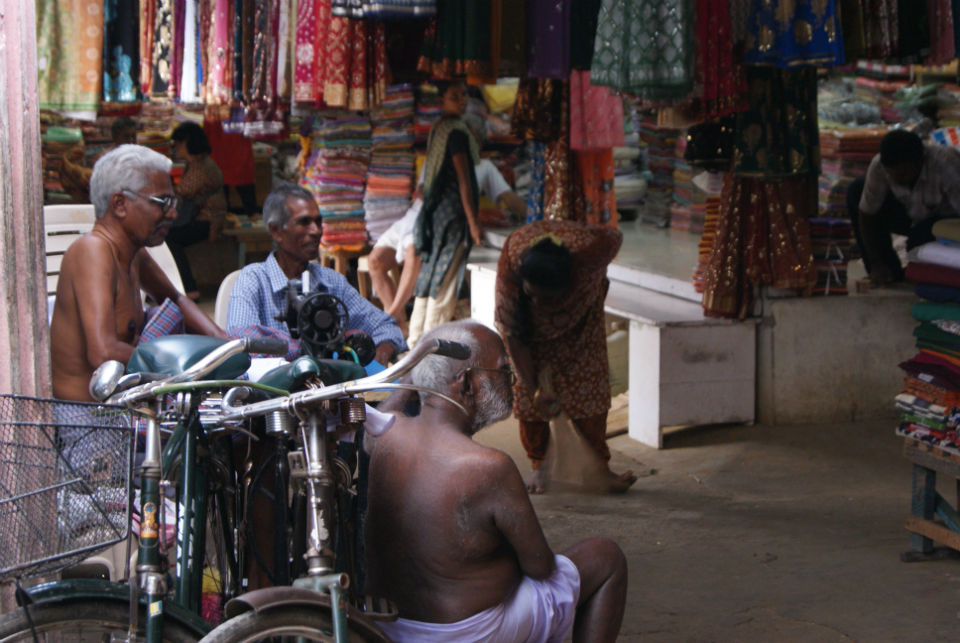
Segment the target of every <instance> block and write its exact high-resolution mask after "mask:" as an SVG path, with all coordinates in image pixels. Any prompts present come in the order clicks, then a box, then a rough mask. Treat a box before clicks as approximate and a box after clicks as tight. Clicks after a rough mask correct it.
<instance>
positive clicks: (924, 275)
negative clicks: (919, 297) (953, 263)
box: [906, 262, 960, 288]
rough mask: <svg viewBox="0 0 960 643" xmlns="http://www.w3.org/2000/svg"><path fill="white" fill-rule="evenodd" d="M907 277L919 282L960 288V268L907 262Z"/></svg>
mask: <svg viewBox="0 0 960 643" xmlns="http://www.w3.org/2000/svg"><path fill="white" fill-rule="evenodd" d="M906 275H907V279H909V280H910V281H912V282H914V283H918V284H940V285H941V286H954V287H957V288H960V270H958V269H956V268H949V267H947V266H938V265H935V264H932V263H916V262H912V263H909V264H907V270H906Z"/></svg>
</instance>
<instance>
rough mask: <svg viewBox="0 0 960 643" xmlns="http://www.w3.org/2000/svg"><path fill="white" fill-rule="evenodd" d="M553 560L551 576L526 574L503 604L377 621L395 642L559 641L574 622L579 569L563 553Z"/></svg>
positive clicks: (543, 642)
mask: <svg viewBox="0 0 960 643" xmlns="http://www.w3.org/2000/svg"><path fill="white" fill-rule="evenodd" d="M556 565H557V569H556V571H554V573H553V574H552V575H551V576H550V577H549V578H547V579H544V580H534V579H532V578H527V577H524V579H523V580H522V581H521V582H520V585H519V586H518V587H517V589H516V591H515V592H514V593H513V594H512V595H511V596H510V597H509V598H507V600H505V601H504V602H503V603H501V604H500V605H497V606H495V607H491V608H490V609H486V610H484V611H482V612H479V613H478V614H474V615H473V616H471V617H470V618H466V619H463V620H462V621H457V622H456V623H426V622H424V621H413V620H409V619H404V618H400V619H397V620H396V621H393V622H384V623H378V624H377V625H379V626H380V629H381V630H383V632H384V633H385V634H386V635H387V636H389V637H390V638H391V639H392V640H394V641H397V642H403V641H424V642H427V643H429V642H431V641H436V642H437V643H440V642H444V643H446V642H448V641H458V642H464V641H496V642H498V643H507V642H508V641H509V642H511V643H514V642H516V643H520V642H526V643H554V642H555V643H560V642H561V641H563V639H564V638H566V636H567V634H568V633H569V632H570V629H571V628H572V627H573V619H574V616H576V611H577V599H578V598H579V597H580V573H579V572H578V571H577V568H576V566H575V565H574V564H573V562H571V560H570V559H569V558H567V557H566V556H561V555H557V556H556Z"/></svg>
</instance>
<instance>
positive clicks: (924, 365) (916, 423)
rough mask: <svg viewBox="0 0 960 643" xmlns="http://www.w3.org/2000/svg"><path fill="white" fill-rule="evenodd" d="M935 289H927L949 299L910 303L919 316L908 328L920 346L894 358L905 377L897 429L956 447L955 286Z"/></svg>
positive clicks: (959, 399) (959, 338) (959, 294)
mask: <svg viewBox="0 0 960 643" xmlns="http://www.w3.org/2000/svg"><path fill="white" fill-rule="evenodd" d="M927 285H928V286H930V285H931V284H927ZM935 290H937V291H938V292H934V291H933V290H928V291H927V292H928V294H930V295H932V296H936V297H942V296H949V297H953V298H954V301H931V300H927V301H921V302H918V303H916V304H914V306H913V307H912V308H911V309H910V314H911V315H912V316H913V317H914V319H916V320H917V321H919V322H920V324H919V325H918V326H917V327H916V329H914V331H913V334H914V336H916V338H917V348H918V349H919V351H920V352H919V353H917V355H915V356H914V357H913V358H912V359H909V360H907V361H905V362H903V363H902V364H900V368H901V369H903V371H904V372H905V373H906V377H905V378H904V388H903V390H902V391H901V392H900V394H899V395H897V397H896V405H897V409H898V410H899V411H901V412H902V414H903V415H902V416H901V418H900V424H899V425H898V427H897V433H898V434H899V435H903V436H906V437H910V438H913V439H914V440H919V441H922V442H927V443H929V444H932V445H934V446H937V447H938V448H947V449H952V450H955V451H957V453H960V450H958V447H960V439H958V437H957V422H958V420H960V303H957V301H960V288H957V287H955V286H941V287H940V288H938V289H935Z"/></svg>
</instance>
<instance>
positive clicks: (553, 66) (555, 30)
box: [527, 0, 573, 79]
mask: <svg viewBox="0 0 960 643" xmlns="http://www.w3.org/2000/svg"><path fill="white" fill-rule="evenodd" d="M572 1H573V0H528V9H529V10H528V12H527V75H528V76H530V77H531V78H559V79H566V78H567V77H568V76H569V75H570V5H571V3H572Z"/></svg>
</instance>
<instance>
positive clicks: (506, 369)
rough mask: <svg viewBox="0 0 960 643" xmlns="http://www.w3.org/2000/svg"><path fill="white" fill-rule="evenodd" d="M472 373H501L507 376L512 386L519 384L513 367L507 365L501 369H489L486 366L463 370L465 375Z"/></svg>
mask: <svg viewBox="0 0 960 643" xmlns="http://www.w3.org/2000/svg"><path fill="white" fill-rule="evenodd" d="M470 371H490V372H492V373H500V374H501V375H506V377H507V381H509V382H510V386H513V385H514V384H516V383H517V374H516V372H514V370H513V367H512V366H510V365H509V364H507V365H506V366H501V367H500V368H487V367H485V366H470V367H468V368H465V369H463V372H464V373H469V372H470Z"/></svg>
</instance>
